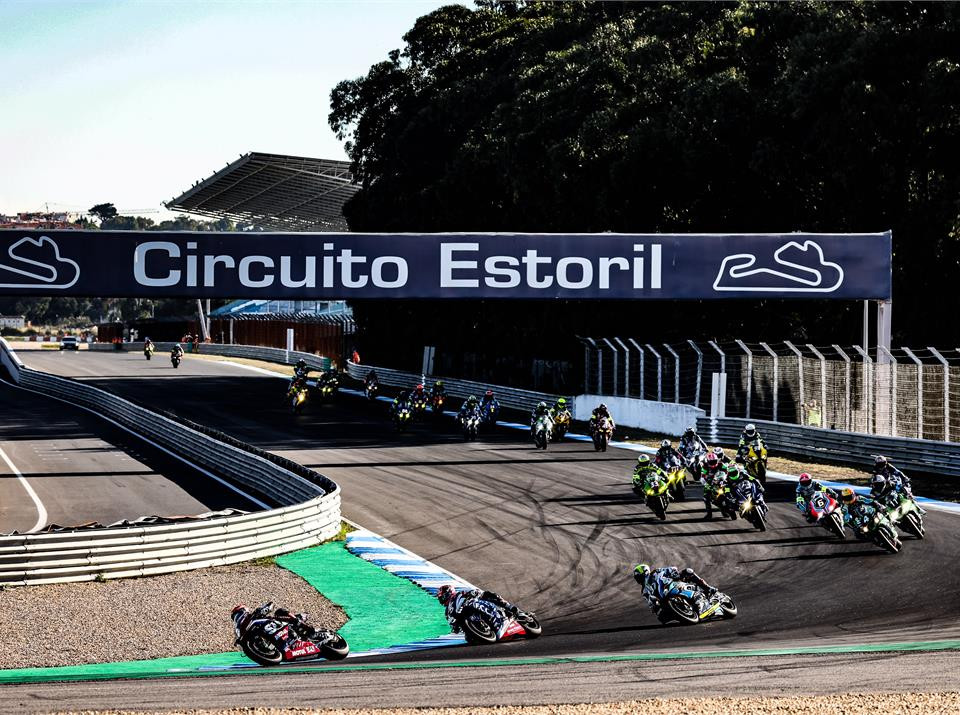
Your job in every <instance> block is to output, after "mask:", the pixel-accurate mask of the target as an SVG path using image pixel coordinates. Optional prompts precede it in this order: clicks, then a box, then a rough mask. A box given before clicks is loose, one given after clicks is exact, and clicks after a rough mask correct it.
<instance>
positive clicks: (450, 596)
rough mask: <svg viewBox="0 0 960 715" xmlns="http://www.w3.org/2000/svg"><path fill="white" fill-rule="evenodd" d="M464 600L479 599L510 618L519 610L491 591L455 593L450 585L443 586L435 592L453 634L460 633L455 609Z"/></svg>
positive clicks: (455, 590) (474, 590)
mask: <svg viewBox="0 0 960 715" xmlns="http://www.w3.org/2000/svg"><path fill="white" fill-rule="evenodd" d="M465 598H468V599H469V598H479V599H480V600H481V601H488V602H489V603H492V604H493V605H495V606H499V607H500V608H502V609H503V610H504V611H506V612H507V614H508V615H510V616H516V615H517V614H518V613H519V612H520V609H519V608H517V607H516V606H514V605H513V604H512V603H510V602H509V601H507V600H506V599H504V598H502V597H501V596H500V594H497V593H494V592H493V591H482V590H480V589H478V588H475V589H471V590H466V591H457V589H455V588H454V587H453V586H451V585H450V584H444V585H443V586H441V587H440V589H439V590H438V591H437V600H438V601H440V603H442V604H443V606H444V615H445V616H446V617H447V623H449V624H450V630H451V631H453V632H454V633H459V632H460V626H459V625H458V624H457V615H456V614H457V607H458V606H459V604H460V601H461V600H462V599H465Z"/></svg>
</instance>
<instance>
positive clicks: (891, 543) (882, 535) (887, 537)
mask: <svg viewBox="0 0 960 715" xmlns="http://www.w3.org/2000/svg"><path fill="white" fill-rule="evenodd" d="M876 542H877V546H879V547H880V548H882V549H883V550H885V551H888V552H889V553H891V554H896V553H899V552H900V548H901V547H902V546H903V545H902V544H901V543H900V540H899V539H898V538H897V537H896V536H893V535H891V534H890V533H889V532H888V531H887V529H885V528H883V527H880V528H879V529H877V538H876Z"/></svg>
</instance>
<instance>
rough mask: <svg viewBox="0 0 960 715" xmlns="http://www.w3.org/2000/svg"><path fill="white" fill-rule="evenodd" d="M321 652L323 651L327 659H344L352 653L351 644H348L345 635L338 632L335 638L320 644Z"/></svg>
mask: <svg viewBox="0 0 960 715" xmlns="http://www.w3.org/2000/svg"><path fill="white" fill-rule="evenodd" d="M320 652H321V653H323V657H324V658H326V659H327V660H343V659H344V658H346V657H347V656H348V655H350V646H349V645H347V641H346V640H345V639H344V637H343V636H342V635H340V634H339V633H337V634H335V635H334V636H333V638H331V639H330V640H329V641H327V642H326V643H324V644H323V645H322V646H320Z"/></svg>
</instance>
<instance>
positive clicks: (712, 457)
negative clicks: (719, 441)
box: [704, 452, 720, 469]
mask: <svg viewBox="0 0 960 715" xmlns="http://www.w3.org/2000/svg"><path fill="white" fill-rule="evenodd" d="M704 461H706V463H707V466H708V467H710V468H711V469H713V468H715V467H716V466H717V465H718V464H720V457H718V456H717V453H716V452H708V453H707V458H706V460H704Z"/></svg>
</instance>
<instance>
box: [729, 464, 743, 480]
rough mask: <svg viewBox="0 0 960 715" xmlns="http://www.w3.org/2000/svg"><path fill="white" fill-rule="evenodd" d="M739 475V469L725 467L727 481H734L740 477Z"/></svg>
mask: <svg viewBox="0 0 960 715" xmlns="http://www.w3.org/2000/svg"><path fill="white" fill-rule="evenodd" d="M741 476H743V475H742V474H741V473H740V470H739V469H737V468H736V467H733V468H732V469H731V468H728V469H727V481H730V482H735V481H737V480H738V479H740V477H741Z"/></svg>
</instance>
